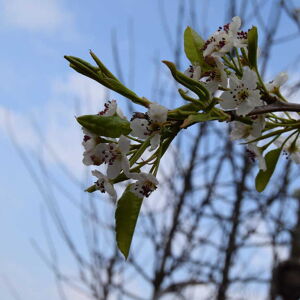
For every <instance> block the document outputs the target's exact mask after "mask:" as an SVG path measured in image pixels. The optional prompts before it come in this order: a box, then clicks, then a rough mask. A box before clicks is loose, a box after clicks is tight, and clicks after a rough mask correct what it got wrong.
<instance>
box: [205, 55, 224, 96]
mask: <svg viewBox="0 0 300 300" xmlns="http://www.w3.org/2000/svg"><path fill="white" fill-rule="evenodd" d="M215 63H216V68H215V69H213V70H211V71H209V72H208V73H207V75H208V76H207V77H206V80H205V81H204V82H205V87H206V88H207V89H208V91H209V92H210V93H214V92H215V91H216V90H217V89H218V88H219V86H221V87H223V88H227V85H228V78H227V74H226V72H225V70H224V65H223V63H222V61H221V60H220V59H219V58H216V59H215ZM204 75H206V74H204Z"/></svg>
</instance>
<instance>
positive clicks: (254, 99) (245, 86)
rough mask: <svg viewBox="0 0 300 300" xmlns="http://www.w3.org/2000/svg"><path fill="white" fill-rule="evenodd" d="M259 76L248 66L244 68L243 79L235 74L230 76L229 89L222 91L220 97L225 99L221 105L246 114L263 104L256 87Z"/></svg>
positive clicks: (241, 114)
mask: <svg viewBox="0 0 300 300" xmlns="http://www.w3.org/2000/svg"><path fill="white" fill-rule="evenodd" d="M256 85H257V77H256V74H255V72H254V71H252V70H250V69H249V68H248V67H246V68H245V69H244V73H243V77H242V79H241V80H240V79H238V78H237V77H236V76H235V75H232V76H230V78H229V88H230V90H229V91H225V92H224V93H222V95H221V96H220V98H221V99H222V100H223V101H221V102H220V105H221V107H222V108H223V109H235V108H236V109H237V110H236V113H237V115H239V116H245V115H247V114H248V113H250V112H251V111H252V110H253V109H254V108H255V107H256V106H260V105H262V104H263V102H262V100H261V99H260V97H261V96H260V92H259V90H257V89H256Z"/></svg>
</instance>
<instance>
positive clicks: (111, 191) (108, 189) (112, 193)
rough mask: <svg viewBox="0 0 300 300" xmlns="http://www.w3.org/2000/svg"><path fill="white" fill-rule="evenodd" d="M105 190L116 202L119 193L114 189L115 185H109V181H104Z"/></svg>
mask: <svg viewBox="0 0 300 300" xmlns="http://www.w3.org/2000/svg"><path fill="white" fill-rule="evenodd" d="M103 185H104V188H105V191H106V192H107V193H108V194H109V195H110V196H111V199H112V200H113V201H114V202H116V201H117V193H116V191H115V189H114V187H113V185H112V184H111V183H109V182H108V181H104V184H103Z"/></svg>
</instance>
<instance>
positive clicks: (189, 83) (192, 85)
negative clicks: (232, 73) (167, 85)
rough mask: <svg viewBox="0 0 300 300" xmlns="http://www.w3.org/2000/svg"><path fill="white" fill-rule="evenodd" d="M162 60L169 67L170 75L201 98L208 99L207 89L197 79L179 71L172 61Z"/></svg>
mask: <svg viewBox="0 0 300 300" xmlns="http://www.w3.org/2000/svg"><path fill="white" fill-rule="evenodd" d="M162 62H163V63H164V64H165V65H166V66H167V67H168V68H169V69H170V71H171V74H172V76H173V77H174V79H175V80H176V81H177V82H179V83H181V84H182V85H184V86H185V87H187V88H188V89H190V90H191V91H193V92H194V93H195V94H197V95H198V96H199V98H200V99H201V100H208V99H209V98H210V94H209V91H208V90H207V89H206V88H205V87H204V86H203V85H202V84H201V83H200V82H199V81H196V80H194V79H192V78H189V77H187V76H186V75H184V74H183V73H181V72H179V71H178V70H177V69H176V66H175V64H174V63H172V62H170V61H167V60H163V61H162Z"/></svg>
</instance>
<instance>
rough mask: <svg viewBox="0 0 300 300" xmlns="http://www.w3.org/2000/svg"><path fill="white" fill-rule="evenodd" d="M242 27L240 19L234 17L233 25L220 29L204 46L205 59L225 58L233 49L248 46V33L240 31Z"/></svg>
mask: <svg viewBox="0 0 300 300" xmlns="http://www.w3.org/2000/svg"><path fill="white" fill-rule="evenodd" d="M240 27H241V19H240V17H234V18H232V22H231V23H229V24H226V25H224V26H223V27H219V29H218V30H217V31H216V32H215V33H214V34H213V35H212V36H211V37H210V38H209V39H208V40H207V41H206V43H205V45H204V51H203V55H204V57H205V56H215V57H216V56H223V55H224V54H225V53H227V52H230V51H231V49H232V48H233V47H238V48H241V47H245V46H246V45H247V33H246V32H244V31H238V30H239V28H240Z"/></svg>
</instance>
